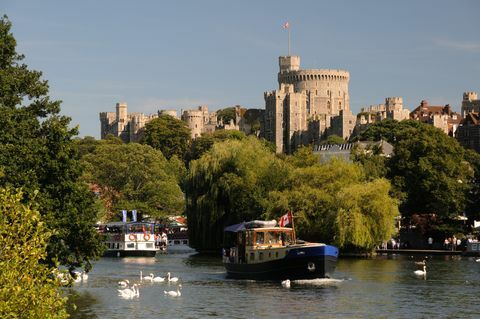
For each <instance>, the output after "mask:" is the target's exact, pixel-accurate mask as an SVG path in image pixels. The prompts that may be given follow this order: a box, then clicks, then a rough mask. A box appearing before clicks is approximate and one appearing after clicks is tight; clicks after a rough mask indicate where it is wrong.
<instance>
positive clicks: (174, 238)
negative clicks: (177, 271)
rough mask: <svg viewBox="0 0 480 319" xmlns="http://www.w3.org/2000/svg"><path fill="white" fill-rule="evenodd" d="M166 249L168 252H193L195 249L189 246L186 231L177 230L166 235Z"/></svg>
mask: <svg viewBox="0 0 480 319" xmlns="http://www.w3.org/2000/svg"><path fill="white" fill-rule="evenodd" d="M167 236H168V245H167V251H168V252H169V253H189V252H195V249H193V248H192V247H190V246H189V241H188V232H187V231H186V230H184V231H178V232H172V233H169V234H168V235H167Z"/></svg>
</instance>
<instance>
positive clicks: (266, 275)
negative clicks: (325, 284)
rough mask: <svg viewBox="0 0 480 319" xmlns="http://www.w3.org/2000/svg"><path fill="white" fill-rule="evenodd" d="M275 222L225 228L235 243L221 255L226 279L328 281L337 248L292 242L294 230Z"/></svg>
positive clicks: (293, 240) (334, 262)
mask: <svg viewBox="0 0 480 319" xmlns="http://www.w3.org/2000/svg"><path fill="white" fill-rule="evenodd" d="M276 224H277V223H276V221H275V220H272V221H252V222H247V223H240V224H236V225H232V226H229V227H226V228H225V231H227V232H233V233H235V237H236V238H235V240H236V244H235V246H234V247H232V248H230V249H225V250H224V253H223V263H224V265H225V268H226V270H227V275H228V277H230V278H241V279H255V280H277V279H278V280H283V279H291V280H296V279H314V278H330V277H331V276H332V275H333V272H334V271H335V267H336V264H337V258H338V248H337V247H334V246H330V245H325V244H321V243H309V242H304V241H299V240H296V239H295V231H294V229H293V228H289V227H278V226H276Z"/></svg>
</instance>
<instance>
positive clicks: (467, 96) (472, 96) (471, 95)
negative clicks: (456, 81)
mask: <svg viewBox="0 0 480 319" xmlns="http://www.w3.org/2000/svg"><path fill="white" fill-rule="evenodd" d="M463 100H464V101H475V100H478V95H477V92H473V91H471V92H465V93H463Z"/></svg>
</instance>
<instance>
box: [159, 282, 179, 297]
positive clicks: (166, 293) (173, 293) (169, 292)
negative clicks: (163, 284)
mask: <svg viewBox="0 0 480 319" xmlns="http://www.w3.org/2000/svg"><path fill="white" fill-rule="evenodd" d="M180 288H182V285H178V286H177V291H175V290H171V291H165V290H164V291H163V293H164V294H165V295H169V296H171V297H180V296H181V295H182V293H181V292H180Z"/></svg>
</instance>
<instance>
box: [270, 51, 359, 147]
mask: <svg viewBox="0 0 480 319" xmlns="http://www.w3.org/2000/svg"><path fill="white" fill-rule="evenodd" d="M279 67H280V71H279V72H278V85H279V87H278V90H274V91H270V92H265V93H264V98H265V117H264V127H263V134H262V135H263V136H264V137H265V139H267V140H268V141H270V142H273V143H274V144H275V145H276V150H277V152H278V153H281V152H285V153H292V152H293V151H295V149H296V148H297V147H298V146H300V145H306V144H309V143H311V142H312V141H315V140H319V139H320V138H321V137H322V136H326V134H327V129H328V128H329V127H330V125H331V118H332V117H334V116H338V115H340V111H343V113H342V114H344V115H347V114H348V113H349V112H350V97H349V94H348V82H349V78H350V74H349V73H348V72H347V71H343V70H329V69H304V70H302V69H300V57H299V56H281V57H279ZM340 122H342V123H343V120H342V121H340ZM342 131H343V129H342ZM342 137H344V136H342Z"/></svg>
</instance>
